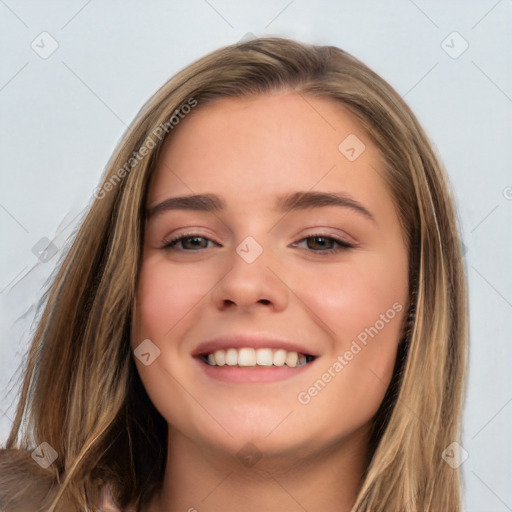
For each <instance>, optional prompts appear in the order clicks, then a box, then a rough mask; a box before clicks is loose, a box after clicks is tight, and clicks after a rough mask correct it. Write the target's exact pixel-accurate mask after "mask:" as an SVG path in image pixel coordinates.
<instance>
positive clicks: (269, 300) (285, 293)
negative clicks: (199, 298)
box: [212, 242, 290, 312]
mask: <svg viewBox="0 0 512 512" xmlns="http://www.w3.org/2000/svg"><path fill="white" fill-rule="evenodd" d="M253 244H254V242H253ZM247 247H249V249H250V250H251V251H253V250H254V247H252V246H251V244H249V246H244V244H243V243H242V244H240V246H238V248H237V249H238V251H236V250H233V252H232V254H231V255H230V261H229V265H230V269H229V270H228V271H227V273H225V275H224V277H223V278H222V279H221V280H220V282H219V283H218V284H217V285H216V286H215V287H214V289H213V290H212V300H213V301H214V304H215V306H216V307H217V308H218V309H219V310H221V311H225V310H228V309H233V310H253V309H258V308H267V309H269V310H272V311H275V312H278V311H282V310H284V309H285V308H286V306H287V304H288V300H289V293H290V291H289V289H288V287H287V286H286V284H285V279H284V276H281V275H280V274H281V273H282V271H280V270H279V269H280V268H282V267H281V266H280V265H279V262H278V261H277V260H276V259H275V257H274V256H272V254H271V251H270V250H267V249H265V248H263V247H262V246H259V247H261V250H262V252H261V254H259V256H258V257H257V258H256V259H254V260H253V258H254V255H250V257H247V253H244V249H245V248H247ZM256 254H257V253H256Z"/></svg>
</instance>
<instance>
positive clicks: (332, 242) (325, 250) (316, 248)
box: [295, 235, 354, 254]
mask: <svg viewBox="0 0 512 512" xmlns="http://www.w3.org/2000/svg"><path fill="white" fill-rule="evenodd" d="M304 242H305V243H306V247H304V246H303V248H305V249H309V250H311V251H313V252H316V253H319V254H332V253H337V252H342V251H345V250H347V249H351V248H353V247H354V246H353V245H352V244H349V243H348V242H345V241H344V240H340V239H338V238H333V237H330V236H324V235H311V236H308V237H306V238H303V239H302V240H300V241H299V242H297V244H295V245H296V246H297V247H299V246H300V244H303V243H304Z"/></svg>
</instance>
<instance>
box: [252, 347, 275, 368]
mask: <svg viewBox="0 0 512 512" xmlns="http://www.w3.org/2000/svg"><path fill="white" fill-rule="evenodd" d="M272 360H273V357H272V349H270V348H259V349H258V350H256V363H258V364H259V365H260V366H272Z"/></svg>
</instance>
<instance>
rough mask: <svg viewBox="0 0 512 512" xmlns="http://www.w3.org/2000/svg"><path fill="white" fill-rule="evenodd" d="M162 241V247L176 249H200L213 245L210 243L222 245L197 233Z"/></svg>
mask: <svg viewBox="0 0 512 512" xmlns="http://www.w3.org/2000/svg"><path fill="white" fill-rule="evenodd" d="M162 243H163V245H162V247H161V249H171V250H175V251H198V250H201V249H208V248H210V247H212V245H209V244H215V245H217V246H219V245H220V244H217V243H216V242H213V241H212V240H210V239H209V238H206V237H204V236H200V235H197V234H187V235H180V236H179V237H176V238H173V239H171V240H168V241H166V240H164V241H163V242H162Z"/></svg>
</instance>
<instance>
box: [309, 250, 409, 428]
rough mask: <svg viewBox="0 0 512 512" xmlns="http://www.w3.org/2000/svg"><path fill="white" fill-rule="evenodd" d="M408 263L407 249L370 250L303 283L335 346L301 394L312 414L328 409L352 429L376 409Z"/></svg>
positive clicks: (398, 325) (389, 366)
mask: <svg viewBox="0 0 512 512" xmlns="http://www.w3.org/2000/svg"><path fill="white" fill-rule="evenodd" d="M359 263H361V264H360V265H359ZM407 268H408V267H407V258H406V255H405V253H404V252H400V251H398V252H396V253H395V257H394V258H389V259H388V258H385V257H382V255H381V256H380V257H378V258H377V257H373V256H370V257H368V258H367V259H366V260H365V261H361V260H359V261H358V264H357V265H354V266H352V267H351V268H350V269H348V268H345V269H343V268H341V269H338V270H339V272H338V271H337V273H336V275H333V272H332V271H327V270H326V271H324V272H323V273H319V274H318V275H317V276H316V277H317V278H316V279H315V286H310V287H304V288H302V290H301V296H302V297H304V298H305V300H304V302H305V303H307V304H308V306H310V308H311V310H312V311H314V312H315V313H316V314H317V316H318V318H319V319H320V320H321V322H322V324H323V325H325V326H326V327H328V333H329V335H330V337H331V338H332V340H333V343H332V351H331V352H330V353H329V354H328V355H327V358H326V360H325V363H324V365H323V367H322V368H319V369H318V374H317V375H316V376H314V377H315V378H314V379H312V381H311V387H310V388H309V390H308V389H305V390H304V391H305V394H303V395H302V400H300V401H301V403H303V404H306V402H307V405H308V407H311V408H312V410H311V411H310V412H311V413H313V414H314V415H318V416H319V417H320V416H321V415H326V414H330V415H331V416H332V419H333V425H340V424H343V425H344V427H345V428H347V429H348V430H350V429H351V428H357V427H358V426H361V425H363V424H364V423H365V422H367V421H370V420H371V418H372V417H373V415H374V414H375V413H376V412H377V410H378V408H379V406H380V404H381V402H382V399H383V398H384V395H385V393H386V390H387V388H388V386H389V383H390V381H391V377H392V374H393V368H394V364H395V359H396V353H397V348H398V343H399V342H400V340H401V335H402V326H403V320H404V316H405V314H406V305H407V300H408V275H407ZM334 404H336V406H334ZM327 411H329V412H327ZM333 428H335V427H333ZM333 434H334V431H333Z"/></svg>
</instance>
